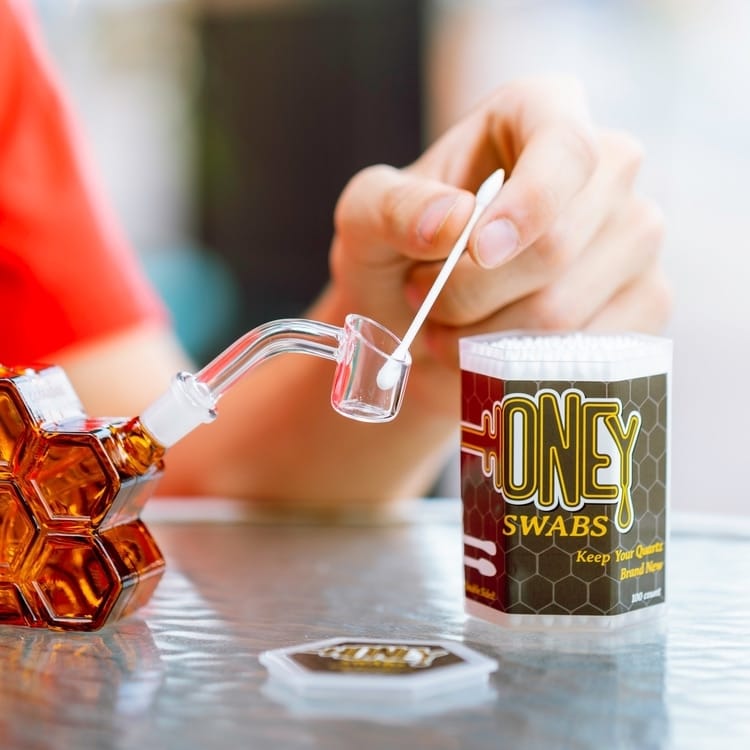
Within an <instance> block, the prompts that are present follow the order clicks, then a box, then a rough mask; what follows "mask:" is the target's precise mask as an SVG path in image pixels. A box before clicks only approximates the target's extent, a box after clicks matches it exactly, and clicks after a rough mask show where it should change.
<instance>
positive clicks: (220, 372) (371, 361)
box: [140, 315, 411, 447]
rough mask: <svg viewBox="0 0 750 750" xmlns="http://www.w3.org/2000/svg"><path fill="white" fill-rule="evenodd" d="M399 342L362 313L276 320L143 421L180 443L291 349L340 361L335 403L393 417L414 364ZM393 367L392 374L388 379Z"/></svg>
mask: <svg viewBox="0 0 750 750" xmlns="http://www.w3.org/2000/svg"><path fill="white" fill-rule="evenodd" d="M400 343H401V342H400V341H399V339H398V338H397V337H396V336H394V335H393V334H392V333H391V332H390V331H389V330H388V329H387V328H385V327H384V326H382V325H380V324H379V323H376V322H375V321H373V320H370V319H369V318H366V317H364V316H361V315H349V316H347V318H346V321H345V323H344V326H343V327H338V326H334V325H331V324H329V323H320V322H317V321H313V320H305V319H302V318H287V319H282V320H276V321H271V322H270V323H265V324H263V325H261V326H258V327H257V328H255V329H253V330H252V331H250V332H249V333H246V334H245V335H244V336H242V337H241V338H239V339H238V340H237V341H235V342H234V343H233V344H231V345H230V346H229V347H228V348H227V349H225V350H224V351H223V352H222V353H221V354H219V355H218V356H217V357H216V358H215V359H213V360H212V361H211V362H209V363H208V364H207V365H206V366H205V367H204V368H203V369H202V370H200V371H199V372H198V373H197V374H195V375H192V374H190V373H184V372H183V373H178V374H177V375H176V376H175V378H174V380H173V381H172V385H171V387H170V390H169V391H168V392H167V393H165V394H164V395H163V396H162V397H161V398H159V399H157V401H155V402H154V403H153V404H151V405H150V406H149V407H148V408H147V409H146V410H145V411H144V412H143V413H142V414H141V418H140V419H141V423H142V424H143V426H144V427H145V428H146V429H147V430H148V431H149V433H150V434H151V435H152V436H153V437H154V438H155V439H156V440H157V442H159V443H161V444H162V445H163V446H165V447H169V446H170V445H174V443H176V442H177V441H178V440H179V439H181V438H182V437H184V436H185V435H186V434H187V433H188V432H190V431H192V430H193V429H194V428H195V427H197V426H198V425H199V424H201V423H204V422H211V421H213V419H215V417H216V404H217V402H218V400H219V398H220V397H221V396H222V395H223V394H224V393H225V392H226V391H227V390H229V388H231V387H232V386H233V385H234V384H235V383H236V382H237V381H238V380H239V379H240V378H241V377H242V376H243V375H245V373H247V372H248V371H249V370H251V369H253V368H254V367H256V366H257V365H259V364H261V363H262V362H265V361H266V360H268V359H270V358H271V357H275V356H276V355H278V354H286V353H299V354H311V355H313V356H316V357H322V358H324V359H330V360H333V361H334V362H335V363H336V368H335V371H334V377H333V385H332V388H331V405H332V406H333V408H334V409H335V410H336V411H337V412H339V413H340V414H342V415H343V416H346V417H349V418H350V419H355V420H358V421H361V422H388V421H390V420H392V419H394V418H395V417H396V415H397V414H398V411H399V409H400V408H401V402H402V400H403V395H404V388H405V386H406V380H407V377H408V374H409V369H410V367H411V357H410V356H409V353H408V352H406V353H405V355H402V354H401V350H400V349H398V347H399V344H400ZM397 350H398V351H397ZM386 366H387V375H388V377H387V378H383V376H382V372H383V371H384V368H386ZM379 375H380V377H379Z"/></svg>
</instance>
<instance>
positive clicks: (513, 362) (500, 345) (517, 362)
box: [459, 331, 672, 382]
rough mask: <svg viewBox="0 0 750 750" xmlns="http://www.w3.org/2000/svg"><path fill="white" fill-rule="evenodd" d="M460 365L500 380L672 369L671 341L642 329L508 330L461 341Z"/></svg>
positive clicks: (626, 375) (610, 377)
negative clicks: (626, 330) (639, 331)
mask: <svg viewBox="0 0 750 750" xmlns="http://www.w3.org/2000/svg"><path fill="white" fill-rule="evenodd" d="M459 353H460V361H461V369H463V370H467V371H469V372H476V373H479V374H482V375H488V376H490V377H495V378H498V379H501V380H598V381H610V382H611V381H615V380H627V379H631V378H636V377H644V376H648V375H656V374H660V373H667V372H670V371H671V369H672V342H671V340H670V339H667V338H662V337H659V336H647V335H645V334H640V333H617V334H611V333H584V332H573V333H564V334H551V333H535V332H530V331H507V332H503V333H491V334H484V335H481V336H467V337H464V338H462V339H461V340H460V342H459Z"/></svg>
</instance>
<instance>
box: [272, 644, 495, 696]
mask: <svg viewBox="0 0 750 750" xmlns="http://www.w3.org/2000/svg"><path fill="white" fill-rule="evenodd" d="M259 658H260V662H261V664H263V665H264V666H265V667H266V668H267V669H268V671H269V674H270V675H271V677H272V679H274V680H277V681H280V682H282V683H284V684H285V685H286V686H288V687H289V688H290V689H291V690H293V691H294V692H295V693H297V694H299V695H303V696H306V697H314V698H326V697H330V698H337V697H338V698H340V697H341V696H343V695H345V696H347V698H348V699H355V700H356V699H362V698H366V699H367V700H375V701H384V702H391V701H393V702H400V701H403V700H404V699H406V700H411V699H418V698H422V697H426V696H434V695H438V694H443V693H447V692H450V691H453V690H463V689H464V688H466V687H467V686H470V685H478V686H481V685H483V684H484V683H486V681H487V678H488V675H489V674H490V672H493V671H494V670H495V669H497V662H496V661H495V660H494V659H490V658H488V657H486V656H483V655H482V654H479V653H477V652H476V651H473V650H472V649H470V648H469V647H468V646H465V645H463V644H460V643H456V642H453V641H421V640H418V641H413V640H408V641H407V640H399V639H394V640H384V639H379V638H351V637H339V638H329V639H326V640H322V641H315V642H312V643H303V644H299V645H296V646H290V647H288V648H281V649H274V650H271V651H264V652H263V653H261V654H260V657H259Z"/></svg>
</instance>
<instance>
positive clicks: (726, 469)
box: [35, 0, 750, 513]
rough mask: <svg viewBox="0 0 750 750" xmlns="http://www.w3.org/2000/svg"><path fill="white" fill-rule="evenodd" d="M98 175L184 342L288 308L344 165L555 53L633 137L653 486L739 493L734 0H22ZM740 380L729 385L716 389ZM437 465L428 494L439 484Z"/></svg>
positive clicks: (749, 76)
mask: <svg viewBox="0 0 750 750" xmlns="http://www.w3.org/2000/svg"><path fill="white" fill-rule="evenodd" d="M35 5H36V7H37V9H38V13H39V16H40V19H41V21H42V25H43V30H44V32H45V35H46V38H47V40H48V45H49V48H50V51H51V53H52V55H53V57H54V59H55V60H56V61H57V63H58V65H59V69H60V72H61V75H62V77H63V79H64V82H65V84H66V87H67V89H68V91H69V93H70V95H71V98H72V100H73V103H74V106H75V108H76V110H77V113H78V116H79V118H80V120H81V123H82V126H83V128H84V131H85V133H86V134H87V136H88V139H89V142H90V145H91V150H92V151H93V155H94V159H95V161H96V162H97V165H98V168H99V173H100V177H101V179H102V182H103V183H104V186H105V189H106V191H107V192H108V195H109V198H110V199H111V201H112V202H113V204H114V206H115V209H116V211H117V212H118V214H119V216H120V218H121V220H122V222H123V224H124V226H125V229H126V231H127V232H128V234H129V236H130V238H131V240H132V242H133V243H134V245H135V246H136V248H137V250H138V252H139V253H140V254H141V257H142V258H143V261H144V264H145V265H146V268H147V270H148V272H149V274H150V275H151V277H152V279H153V280H154V282H155V283H156V284H157V286H158V287H159V288H160V289H161V291H162V293H163V294H164V296H165V299H166V300H167V303H168V304H169V306H170V308H171V309H172V312H173V315H174V318H175V322H176V325H177V328H178V332H179V333H180V335H181V336H182V338H183V341H184V343H185V345H186V346H187V348H188V349H189V350H190V351H191V353H192V354H193V355H194V356H195V357H196V359H197V360H198V361H203V360H206V359H208V358H209V357H211V356H213V355H214V354H215V353H216V352H218V351H219V350H220V349H221V348H223V346H225V345H226V344H228V343H229V342H230V341H231V340H232V339H233V338H234V337H236V336H237V335H239V333H241V332H244V331H245V330H247V329H248V328H250V327H252V326H254V325H257V324H258V323H260V322H263V321H266V320H269V319H271V318H274V317H280V316H288V315H298V314H300V313H301V312H302V311H303V310H304V308H305V306H306V305H307V304H309V302H310V301H311V300H312V299H313V298H314V296H315V294H316V293H317V291H318V290H319V289H320V287H321V285H322V283H323V281H324V279H325V278H326V274H327V253H328V244H329V241H330V238H331V232H332V212H333V207H334V205H335V201H336V198H337V196H338V194H339V192H340V191H341V189H342V188H343V187H344V185H345V184H346V181H347V179H348V178H349V177H350V176H351V175H352V174H353V173H354V172H355V171H356V170H358V169H360V168H361V167H363V166H365V165H367V164H371V163H376V162H387V163H391V164H395V165H403V164H406V163H408V162H409V161H411V160H412V159H413V158H414V157H415V156H416V155H417V154H418V153H419V152H420V150H421V149H422V147H423V146H424V145H425V144H426V143H428V142H430V141H431V140H433V139H434V138H435V137H436V136H437V135H438V134H439V133H440V132H442V131H443V130H444V129H445V128H446V127H447V126H448V125H450V124H451V123H452V122H453V121H455V120H456V119H458V118H459V117H460V116H461V115H462V114H463V113H464V112H465V111H466V110H468V109H469V108H471V107H472V106H473V105H474V104H475V103H476V102H477V101H478V100H479V99H480V98H482V97H483V96H484V95H486V94H487V93H489V92H490V91H491V90H492V89H493V88H494V87H495V86H497V85H498V84H499V83H501V82H503V81H505V80H508V79H512V78H516V77H519V76H523V75H527V74H529V73H537V72H544V71H563V72H568V73H572V74H574V75H576V76H578V77H579V78H580V79H582V80H583V82H584V83H585V85H586V87H587V90H588V93H589V96H590V101H591V107H592V110H593V112H594V114H595V115H596V118H597V120H598V121H599V122H601V123H603V124H607V125H611V126H615V127H624V128H627V129H629V130H631V131H632V132H633V133H635V135H636V136H637V137H638V138H639V139H640V140H641V142H642V143H643V144H644V146H645V148H646V154H647V157H646V162H645V164H644V168H643V173H642V177H641V187H642V189H643V191H644V192H646V193H648V194H650V195H651V196H653V197H654V198H656V199H657V200H658V202H659V203H660V204H661V206H662V208H663V210H664V213H665V215H666V219H667V239H666V252H665V263H666V265H667V270H668V272H669V274H670V276H671V278H672V281H673V284H674V288H675V294H676V307H675V313H674V317H673V320H672V323H671V325H670V328H669V330H668V332H667V333H668V335H670V336H671V337H672V338H673V339H674V342H675V367H674V381H673V404H674V409H673V415H672V416H673V425H672V426H673V431H672V434H673V444H672V457H673V460H672V502H673V505H674V507H675V508H678V509H682V510H687V509H689V510H695V511H701V512H713V511H717V512H722V513H747V512H749V511H750V500H748V498H747V489H746V486H745V485H743V483H742V482H741V481H740V480H741V479H742V477H743V476H744V467H745V466H746V465H747V464H746V460H747V452H748V448H747V447H746V446H747V445H748V442H750V441H748V432H747V430H746V426H750V406H748V399H745V398H744V396H743V395H742V391H741V390H740V388H741V383H742V382H743V381H742V378H743V372H744V367H745V366H747V364H748V361H749V358H748V357H747V356H746V351H745V348H746V345H747V342H748V322H750V294H749V293H748V282H749V281H750V260H748V255H749V254H750V253H749V250H750V247H748V241H747V236H748V234H750V210H748V208H747V205H746V204H747V195H748V189H747V187H746V180H745V176H746V174H747V172H748V171H750V98H749V97H748V96H747V92H748V90H749V89H748V82H749V80H750V55H749V54H748V41H750V3H748V2H747V0H570V1H561V0H203V2H199V1H198V0H35ZM735 388H737V390H738V392H737V393H736V394H735V393H734V389H735ZM454 474H455V472H451V471H449V472H448V473H447V477H446V481H445V483H444V487H442V488H441V491H442V492H444V493H447V494H457V492H458V485H457V480H456V479H455V476H454Z"/></svg>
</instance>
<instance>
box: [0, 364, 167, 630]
mask: <svg viewBox="0 0 750 750" xmlns="http://www.w3.org/2000/svg"><path fill="white" fill-rule="evenodd" d="M163 454H164V449H163V448H162V447H161V446H159V445H158V444H156V443H154V442H153V441H152V440H151V439H150V438H149V435H148V433H147V432H145V431H144V430H143V428H142V427H141V425H140V423H139V422H138V420H130V421H127V422H126V421H125V420H122V421H115V422H108V421H104V420H94V419H89V418H88V417H86V415H85V414H83V412H82V410H81V409H80V404H78V403H77V399H76V398H75V394H74V393H73V391H72V388H71V387H70V384H69V383H68V382H67V379H65V378H64V376H63V375H62V373H61V371H60V370H59V369H58V368H44V369H39V370H34V369H30V368H14V369H9V368H4V367H2V366H0V623H5V624H13V625H26V626H30V627H47V628H53V629H62V630H95V629H97V628H100V627H101V626H103V625H105V624H107V623H109V622H112V621H113V620H116V619H118V618H120V617H123V616H125V615H127V614H129V613H130V612H132V611H134V610H135V609H137V608H138V607H140V606H142V605H143V604H145V603H146V601H148V599H149V597H150V596H151V594H152V593H153V591H154V589H155V587H156V584H157V583H158V581H159V578H160V577H161V574H162V572H163V570H164V559H163V557H162V555H161V553H160V551H159V548H158V546H157V545H156V543H155V541H154V539H153V537H152V536H151V534H150V533H149V531H148V529H147V528H146V526H145V525H144V524H143V522H142V521H141V520H140V518H139V516H140V512H141V510H142V508H143V505H144V503H145V502H146V500H147V499H148V497H149V496H150V495H151V493H152V492H153V488H154V486H155V483H156V481H157V480H158V479H159V477H160V476H161V473H162V471H163V461H162V458H163Z"/></svg>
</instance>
